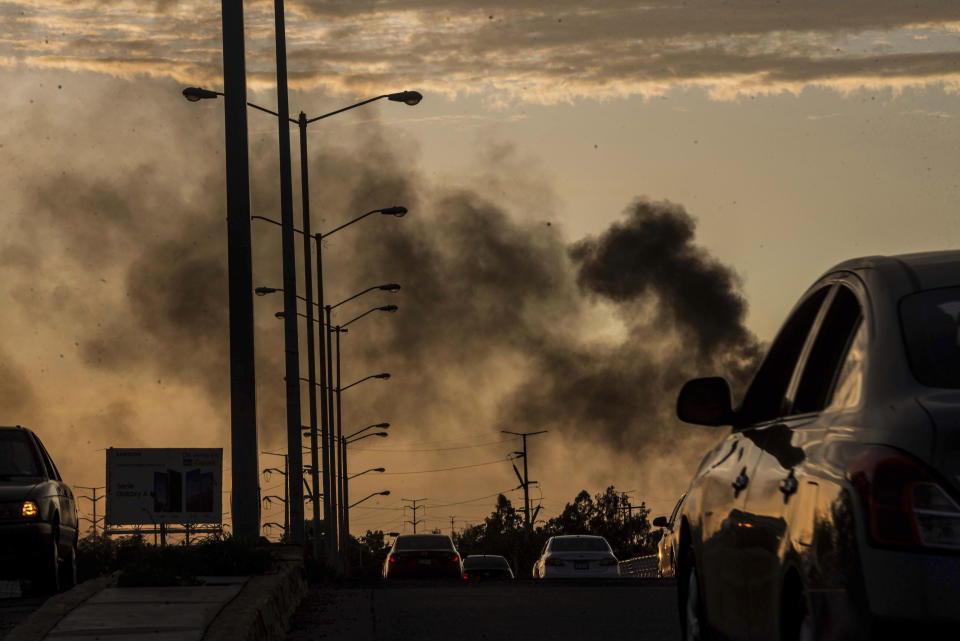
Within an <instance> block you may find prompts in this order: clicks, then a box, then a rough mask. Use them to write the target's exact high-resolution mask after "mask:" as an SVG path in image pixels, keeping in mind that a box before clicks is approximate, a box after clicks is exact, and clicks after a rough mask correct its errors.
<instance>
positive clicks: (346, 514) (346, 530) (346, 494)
mask: <svg viewBox="0 0 960 641" xmlns="http://www.w3.org/2000/svg"><path fill="white" fill-rule="evenodd" d="M342 440H343V443H342V444H341V446H340V450H341V452H342V455H341V456H342V457H343V458H342V461H341V463H342V465H341V468H340V469H341V473H342V474H343V508H342V509H343V526H342V527H343V542H344V543H343V571H344V572H345V573H349V572H350V545H349V544H350V491H349V483H350V477H349V475H348V468H347V439H342Z"/></svg>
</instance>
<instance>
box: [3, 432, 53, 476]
mask: <svg viewBox="0 0 960 641" xmlns="http://www.w3.org/2000/svg"><path fill="white" fill-rule="evenodd" d="M40 470H41V468H40V461H39V460H37V454H36V452H35V451H34V450H33V447H32V446H31V445H30V441H29V440H28V439H27V435H26V433H25V432H21V431H19V430H0V481H2V480H11V479H15V478H17V477H24V476H42V475H43V473H42V472H41V471H40Z"/></svg>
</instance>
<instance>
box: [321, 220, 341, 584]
mask: <svg viewBox="0 0 960 641" xmlns="http://www.w3.org/2000/svg"><path fill="white" fill-rule="evenodd" d="M320 243H321V239H320V234H317V247H318V248H319V247H320ZM319 251H320V250H319V249H317V252H319ZM318 258H319V256H318ZM317 264H318V265H319V264H320V263H319V260H318V261H317ZM332 309H333V307H332V306H330V305H326V306H325V307H324V308H323V311H324V313H325V314H326V323H325V324H324V325H323V327H322V328H321V329H322V330H323V333H324V334H325V336H324V338H326V343H327V387H326V389H325V390H323V393H324V394H326V396H327V410H328V411H327V428H328V434H327V436H326V438H327V441H325V447H326V455H327V460H326V461H325V462H324V467H328V468H329V469H330V473H329V474H328V476H329V483H330V486H331V487H329V488H327V490H324V497H325V498H326V499H327V500H326V501H325V502H328V503H330V520H329V521H327V539H328V540H329V541H330V552H331V556H330V557H329V558H330V561H329V564H331V565H332V564H333V559H334V557H337V558H339V556H340V534H339V533H340V529H339V527H338V524H339V522H340V516H339V515H340V511H339V508H338V507H337V506H339V505H340V497H339V496H338V495H337V491H336V488H337V487H339V486H338V484H337V482H336V479H337V465H336V460H335V452H336V443H335V442H334V429H333V420H334V414H336V413H338V411H339V410H337V411H335V410H334V408H333V349H332V346H331V344H330V343H331V341H332V337H331V334H332V333H333V332H332V331H331V329H330V327H331V326H330V313H331V310H332ZM338 385H339V382H338Z"/></svg>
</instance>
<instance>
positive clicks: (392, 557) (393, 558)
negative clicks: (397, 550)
mask: <svg viewBox="0 0 960 641" xmlns="http://www.w3.org/2000/svg"><path fill="white" fill-rule="evenodd" d="M396 562H397V555H396V554H391V555H390V563H396Z"/></svg>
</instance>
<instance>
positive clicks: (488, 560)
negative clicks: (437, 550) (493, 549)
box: [463, 554, 514, 581]
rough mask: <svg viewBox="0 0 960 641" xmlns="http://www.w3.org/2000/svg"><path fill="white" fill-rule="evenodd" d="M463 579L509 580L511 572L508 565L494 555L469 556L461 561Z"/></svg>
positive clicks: (500, 557)
mask: <svg viewBox="0 0 960 641" xmlns="http://www.w3.org/2000/svg"><path fill="white" fill-rule="evenodd" d="M463 578H464V579H467V580H468V581H478V580H480V581H482V580H485V579H499V580H505V579H506V580H510V579H513V578H514V576H513V570H511V569H510V563H508V562H507V560H506V559H505V558H503V557H502V556H497V555H496V554H471V555H470V556H468V557H467V558H465V559H464V560H463Z"/></svg>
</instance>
